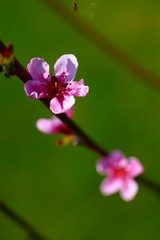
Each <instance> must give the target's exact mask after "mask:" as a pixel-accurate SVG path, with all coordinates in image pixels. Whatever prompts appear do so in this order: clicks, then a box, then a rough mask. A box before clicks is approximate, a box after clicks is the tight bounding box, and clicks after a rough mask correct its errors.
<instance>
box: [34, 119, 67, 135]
mask: <svg viewBox="0 0 160 240" xmlns="http://www.w3.org/2000/svg"><path fill="white" fill-rule="evenodd" d="M61 125H63V123H62V122H61V120H59V119H58V118H57V117H53V118H51V119H46V118H41V119H39V120H38V121H37V122H36V126H37V128H38V130H39V131H41V132H43V133H47V134H53V133H59V131H58V130H59V127H60V126H61Z"/></svg>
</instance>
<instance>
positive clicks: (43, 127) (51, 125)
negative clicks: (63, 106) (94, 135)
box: [36, 107, 78, 145]
mask: <svg viewBox="0 0 160 240" xmlns="http://www.w3.org/2000/svg"><path fill="white" fill-rule="evenodd" d="M73 111H74V110H73V107H72V108H71V109H69V110H68V111H67V112H66V115H67V116H68V117H69V118H72V117H73ZM36 126H37V128H38V130H39V131H41V132H43V133H46V134H64V135H66V136H65V137H64V138H63V139H61V140H58V141H57V143H58V144H59V145H65V144H69V143H72V144H76V143H77V141H78V138H77V137H76V136H75V135H74V133H73V131H72V130H71V129H70V128H69V127H68V126H66V125H65V124H64V123H63V122H62V121H61V120H60V119H59V118H58V117H52V118H51V119H46V118H40V119H39V120H38V121H37V122H36Z"/></svg>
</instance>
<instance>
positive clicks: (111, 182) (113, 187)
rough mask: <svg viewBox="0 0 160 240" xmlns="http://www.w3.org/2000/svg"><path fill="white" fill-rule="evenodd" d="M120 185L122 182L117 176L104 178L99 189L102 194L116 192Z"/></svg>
mask: <svg viewBox="0 0 160 240" xmlns="http://www.w3.org/2000/svg"><path fill="white" fill-rule="evenodd" d="M121 187H122V182H121V180H120V179H117V178H108V179H105V180H104V181H103V182H102V183H101V185H100V190H101V192H102V193H103V194H104V195H111V194H113V193H116V192H118V191H119V190H120V189H121Z"/></svg>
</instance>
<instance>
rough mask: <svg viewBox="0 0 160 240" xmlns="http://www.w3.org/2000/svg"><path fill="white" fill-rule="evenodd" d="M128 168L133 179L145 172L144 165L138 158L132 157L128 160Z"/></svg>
mask: <svg viewBox="0 0 160 240" xmlns="http://www.w3.org/2000/svg"><path fill="white" fill-rule="evenodd" d="M128 160H129V162H128V167H127V170H128V172H129V175H130V176H131V177H137V176H138V175H139V174H141V173H142V172H143V170H144V169H143V165H142V164H141V163H140V161H139V160H138V159H137V158H136V157H130V158H128Z"/></svg>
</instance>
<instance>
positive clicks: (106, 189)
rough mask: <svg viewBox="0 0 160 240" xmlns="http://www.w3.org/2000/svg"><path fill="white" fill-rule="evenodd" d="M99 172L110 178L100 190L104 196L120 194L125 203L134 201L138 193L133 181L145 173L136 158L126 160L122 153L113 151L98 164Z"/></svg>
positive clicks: (103, 183) (106, 179)
mask: <svg viewBox="0 0 160 240" xmlns="http://www.w3.org/2000/svg"><path fill="white" fill-rule="evenodd" d="M96 168H97V171H98V172H99V173H100V174H102V175H107V176H108V177H107V178H105V180H104V181H103V182H102V184H101V186H100V190H101V192H102V193H103V194H104V195H111V194H113V193H115V192H118V191H119V192H120V195H121V197H122V198H123V199H124V200H125V201H130V200H132V199H133V198H134V197H135V195H136V194H137V191H138V184H137V183H136V182H135V181H134V180H133V178H134V177H137V176H138V175H139V174H141V173H142V172H143V166H142V164H141V163H140V162H139V160H138V159H137V158H135V157H130V158H128V159H127V158H126V157H125V156H124V155H123V153H122V152H120V151H113V152H111V153H110V154H109V155H108V156H106V157H104V158H102V159H101V160H100V161H99V162H98V163H97V166H96Z"/></svg>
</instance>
